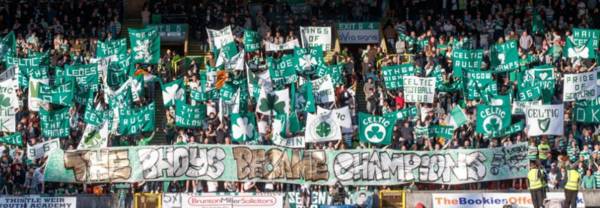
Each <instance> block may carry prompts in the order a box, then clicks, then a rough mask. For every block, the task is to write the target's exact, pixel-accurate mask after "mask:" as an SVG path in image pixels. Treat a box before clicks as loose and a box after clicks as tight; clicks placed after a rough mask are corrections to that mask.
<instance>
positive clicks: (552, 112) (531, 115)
mask: <svg viewBox="0 0 600 208" xmlns="http://www.w3.org/2000/svg"><path fill="white" fill-rule="evenodd" d="M564 116H565V114H564V106H563V104H558V105H530V106H527V107H526V108H525V121H526V123H527V136H529V137H532V136H540V135H563V130H564Z"/></svg>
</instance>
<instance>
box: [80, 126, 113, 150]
mask: <svg viewBox="0 0 600 208" xmlns="http://www.w3.org/2000/svg"><path fill="white" fill-rule="evenodd" d="M109 122H110V121H108V120H107V121H104V122H103V123H102V125H100V126H94V125H86V126H85V129H84V130H83V135H82V136H81V140H80V141H79V145H77V149H91V148H106V145H107V144H108V134H109V131H108V124H109Z"/></svg>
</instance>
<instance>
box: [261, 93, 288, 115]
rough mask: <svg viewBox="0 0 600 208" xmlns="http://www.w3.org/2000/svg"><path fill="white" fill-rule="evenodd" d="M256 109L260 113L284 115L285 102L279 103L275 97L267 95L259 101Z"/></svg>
mask: <svg viewBox="0 0 600 208" xmlns="http://www.w3.org/2000/svg"><path fill="white" fill-rule="evenodd" d="M258 109H259V110H260V111H262V112H269V111H275V112H276V113H284V112H285V111H284V110H285V102H283V101H280V100H279V97H278V96H277V95H274V94H267V96H266V97H263V98H261V99H260V102H259V105H258Z"/></svg>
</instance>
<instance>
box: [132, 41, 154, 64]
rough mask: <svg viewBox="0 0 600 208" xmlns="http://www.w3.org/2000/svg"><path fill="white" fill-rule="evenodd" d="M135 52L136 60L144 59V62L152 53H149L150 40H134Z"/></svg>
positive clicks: (150, 57) (148, 59)
mask: <svg viewBox="0 0 600 208" xmlns="http://www.w3.org/2000/svg"><path fill="white" fill-rule="evenodd" d="M133 51H134V52H135V59H136V60H140V59H141V60H144V61H146V62H148V61H150V59H152V55H151V54H150V40H148V39H145V40H136V41H135V47H134V48H133Z"/></svg>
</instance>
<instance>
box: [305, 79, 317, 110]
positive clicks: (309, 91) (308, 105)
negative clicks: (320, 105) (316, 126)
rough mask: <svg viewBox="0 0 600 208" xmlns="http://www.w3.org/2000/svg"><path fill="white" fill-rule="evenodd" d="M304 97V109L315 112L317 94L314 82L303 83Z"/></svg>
mask: <svg viewBox="0 0 600 208" xmlns="http://www.w3.org/2000/svg"><path fill="white" fill-rule="evenodd" d="M302 91H303V93H302V94H303V98H304V101H305V102H304V109H303V110H304V111H306V112H309V113H314V112H315V111H316V107H315V106H316V103H315V94H314V93H313V87H312V82H305V83H304V85H302Z"/></svg>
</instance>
